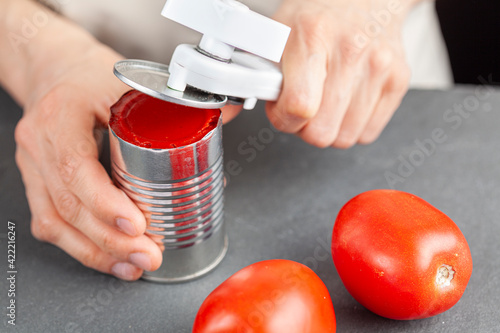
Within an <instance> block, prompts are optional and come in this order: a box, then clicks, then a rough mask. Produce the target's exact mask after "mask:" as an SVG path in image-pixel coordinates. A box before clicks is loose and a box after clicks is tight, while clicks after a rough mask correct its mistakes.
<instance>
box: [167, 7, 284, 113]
mask: <svg viewBox="0 0 500 333" xmlns="http://www.w3.org/2000/svg"><path fill="white" fill-rule="evenodd" d="M162 15H163V16H165V17H166V18H168V19H171V20H173V21H175V22H177V23H180V24H182V25H184V26H186V27H188V28H190V29H193V30H196V31H198V32H200V33H202V34H203V37H202V38H201V41H200V42H199V44H198V45H197V46H195V45H188V44H181V45H178V46H177V48H176V49H175V51H174V54H173V55H172V59H171V61H170V65H169V73H170V76H169V78H168V83H167V86H168V87H169V88H170V89H173V90H177V91H184V90H185V89H186V86H192V87H195V88H198V89H200V90H203V91H207V92H209V93H213V94H219V95H225V96H228V97H229V98H230V99H237V100H243V101H244V102H243V108H245V109H253V108H254V106H255V104H256V102H257V100H258V99H262V100H268V101H274V100H276V99H277V98H278V96H279V93H280V91H281V84H282V80H283V75H282V73H281V71H280V70H279V68H278V67H277V66H276V65H275V64H274V63H273V62H279V61H280V59H281V55H282V53H283V50H284V48H285V44H286V41H287V39H288V35H289V34H290V28H289V27H287V26H286V25H283V24H281V23H278V22H276V21H273V20H272V19H270V18H268V17H265V16H263V15H260V14H258V13H256V12H253V11H251V10H250V9H249V8H248V7H247V6H245V5H244V4H242V3H240V2H238V1H235V0H167V2H166V4H165V6H164V8H163V10H162Z"/></svg>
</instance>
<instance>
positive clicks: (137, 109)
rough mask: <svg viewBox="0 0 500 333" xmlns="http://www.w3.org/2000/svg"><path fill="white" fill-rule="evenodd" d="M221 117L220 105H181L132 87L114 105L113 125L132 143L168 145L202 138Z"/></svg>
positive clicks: (183, 143)
mask: <svg viewBox="0 0 500 333" xmlns="http://www.w3.org/2000/svg"><path fill="white" fill-rule="evenodd" d="M219 117H220V110H219V109H199V108H193V107H189V106H184V105H178V104H174V103H170V102H167V101H163V100H160V99H157V98H154V97H151V96H149V95H147V94H144V93H142V92H140V91H137V90H131V91H129V92H127V93H126V94H125V95H123V96H122V98H120V100H119V101H118V102H116V103H115V104H114V105H113V106H112V107H111V119H110V120H109V125H110V127H111V128H112V129H113V131H114V132H115V134H116V135H117V136H119V137H120V138H121V139H123V140H125V141H127V142H129V143H131V144H134V145H136V146H139V147H144V148H155V149H166V148H176V147H182V146H186V145H189V144H192V143H195V142H197V141H199V140H201V139H202V138H203V137H204V136H205V135H207V133H209V132H210V131H211V130H213V129H214V128H215V127H217V122H218V121H219Z"/></svg>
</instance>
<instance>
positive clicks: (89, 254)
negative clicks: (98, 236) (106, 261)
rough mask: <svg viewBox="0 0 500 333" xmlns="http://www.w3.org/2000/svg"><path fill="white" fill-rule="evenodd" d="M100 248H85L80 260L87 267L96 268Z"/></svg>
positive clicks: (80, 254)
mask: <svg viewBox="0 0 500 333" xmlns="http://www.w3.org/2000/svg"><path fill="white" fill-rule="evenodd" d="M98 256H99V253H98V250H96V249H94V248H91V247H88V248H85V249H83V251H82V252H80V253H79V256H78V260H79V261H80V262H81V263H82V265H84V266H85V267H89V268H94V266H95V264H96V262H97V260H98Z"/></svg>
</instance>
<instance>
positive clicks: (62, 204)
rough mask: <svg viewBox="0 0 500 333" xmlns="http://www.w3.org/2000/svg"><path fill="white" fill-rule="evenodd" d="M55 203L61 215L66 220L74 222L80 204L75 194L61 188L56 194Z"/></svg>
mask: <svg viewBox="0 0 500 333" xmlns="http://www.w3.org/2000/svg"><path fill="white" fill-rule="evenodd" d="M55 204H56V207H57V210H58V212H59V214H60V215H61V217H62V218H63V219H64V220H66V221H67V222H71V223H74V222H75V221H76V219H77V216H78V214H79V211H80V205H79V202H78V199H77V198H76V197H75V195H74V194H73V193H71V192H69V191H66V190H63V191H61V192H60V193H58V194H57V196H56V200H55Z"/></svg>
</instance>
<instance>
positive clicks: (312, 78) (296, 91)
mask: <svg viewBox="0 0 500 333" xmlns="http://www.w3.org/2000/svg"><path fill="white" fill-rule="evenodd" d="M301 34H303V32H301V31H297V32H296V33H294V31H292V34H291V35H290V40H289V42H288V44H287V46H286V49H285V52H284V55H283V59H282V70H283V88H282V91H281V94H280V96H279V98H278V101H277V102H273V103H268V105H267V108H266V113H267V116H268V118H269V120H270V121H271V123H272V124H273V125H274V127H276V128H277V129H278V130H280V131H283V132H287V133H297V132H298V131H299V130H300V129H301V128H302V127H304V125H305V124H306V123H307V122H308V121H309V120H310V119H312V118H313V117H314V116H315V115H316V114H317V113H318V110H319V107H320V105H321V100H322V94H323V85H324V82H325V78H326V74H327V52H326V50H324V49H322V45H321V44H320V43H315V42H314V41H313V42H310V41H311V40H312V39H313V38H312V37H311V36H302V35H301Z"/></svg>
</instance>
